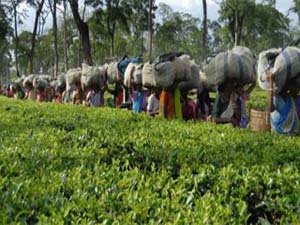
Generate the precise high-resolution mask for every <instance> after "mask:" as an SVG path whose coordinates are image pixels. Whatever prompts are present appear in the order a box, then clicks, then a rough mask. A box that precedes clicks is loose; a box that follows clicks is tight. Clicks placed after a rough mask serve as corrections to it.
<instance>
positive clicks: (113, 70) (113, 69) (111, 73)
mask: <svg viewBox="0 0 300 225" xmlns="http://www.w3.org/2000/svg"><path fill="white" fill-rule="evenodd" d="M118 80H119V72H118V63H117V62H113V63H110V64H109V65H108V67H107V82H108V83H110V84H114V83H116V82H118Z"/></svg>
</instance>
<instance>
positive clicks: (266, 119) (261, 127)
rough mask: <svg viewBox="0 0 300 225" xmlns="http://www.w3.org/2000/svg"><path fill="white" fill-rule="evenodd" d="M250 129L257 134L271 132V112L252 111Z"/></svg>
mask: <svg viewBox="0 0 300 225" xmlns="http://www.w3.org/2000/svg"><path fill="white" fill-rule="evenodd" d="M250 128H251V130H252V131H255V132H268V131H271V125H270V115H269V112H266V111H257V110H254V109H251V121H250Z"/></svg>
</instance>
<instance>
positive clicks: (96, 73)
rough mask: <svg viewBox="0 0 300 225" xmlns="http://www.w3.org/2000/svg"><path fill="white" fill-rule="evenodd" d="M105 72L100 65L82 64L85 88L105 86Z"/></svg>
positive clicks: (82, 81) (83, 85)
mask: <svg viewBox="0 0 300 225" xmlns="http://www.w3.org/2000/svg"><path fill="white" fill-rule="evenodd" d="M104 80H105V77H104V74H103V73H101V72H100V70H99V68H98V67H93V66H88V65H86V64H82V76H81V83H82V87H83V88H98V89H100V88H102V87H103V86H104Z"/></svg>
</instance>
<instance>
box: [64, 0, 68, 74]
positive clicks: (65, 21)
mask: <svg viewBox="0 0 300 225" xmlns="http://www.w3.org/2000/svg"><path fill="white" fill-rule="evenodd" d="M63 4H64V11H63V18H64V64H65V72H67V71H68V69H69V61H68V43H67V32H68V30H67V0H64V2H63Z"/></svg>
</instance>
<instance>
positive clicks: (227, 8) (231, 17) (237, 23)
mask: <svg viewBox="0 0 300 225" xmlns="http://www.w3.org/2000/svg"><path fill="white" fill-rule="evenodd" d="M220 6H221V7H220V10H219V13H220V21H221V22H225V24H226V25H227V26H228V28H229V31H230V34H231V37H232V42H233V43H234V45H235V46H237V45H240V44H241V40H242V33H243V28H244V22H245V20H246V19H248V18H252V16H251V15H253V11H254V7H255V0H224V1H222V2H221V5H220Z"/></svg>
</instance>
